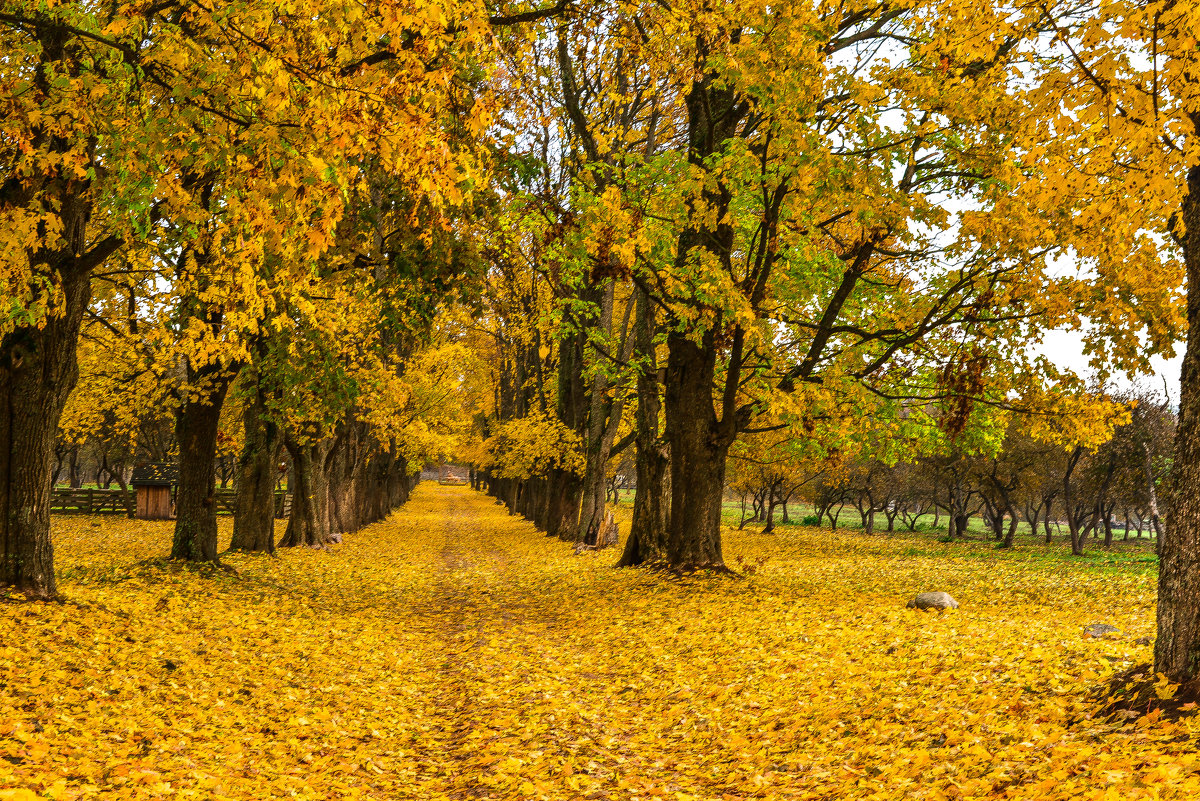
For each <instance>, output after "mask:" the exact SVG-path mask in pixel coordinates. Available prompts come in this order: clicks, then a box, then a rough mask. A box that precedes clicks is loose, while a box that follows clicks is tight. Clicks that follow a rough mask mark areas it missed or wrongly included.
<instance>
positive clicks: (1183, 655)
mask: <svg viewBox="0 0 1200 801" xmlns="http://www.w3.org/2000/svg"><path fill="white" fill-rule="evenodd" d="M1192 122H1193V125H1194V126H1195V128H1196V131H1197V135H1200V113H1197V114H1194V115H1193V117H1192ZM1181 211H1182V223H1183V228H1184V234H1183V250H1184V260H1185V263H1186V265H1187V285H1188V296H1187V318H1188V335H1187V347H1186V350H1185V351H1184V357H1183V374H1182V378H1181V380H1180V386H1179V424H1178V426H1177V427H1176V429H1175V460H1174V470H1173V473H1174V476H1173V481H1172V487H1171V491H1170V493H1169V500H1168V504H1167V510H1168V515H1167V520H1168V521H1169V524H1168V525H1167V526H1165V528H1164V530H1163V531H1162V533H1161V534H1160V535H1159V539H1158V554H1159V567H1158V639H1157V640H1156V642H1155V644H1154V670H1155V671H1156V672H1158V673H1162V674H1164V675H1165V676H1166V677H1167V678H1168V679H1170V680H1171V681H1173V682H1177V683H1179V684H1182V685H1185V686H1186V687H1188V688H1189V689H1191V690H1196V689H1197V688H1198V686H1200V166H1197V167H1192V168H1191V169H1190V170H1189V171H1188V181H1187V194H1186V195H1185V196H1184V200H1183V205H1182V209H1181Z"/></svg>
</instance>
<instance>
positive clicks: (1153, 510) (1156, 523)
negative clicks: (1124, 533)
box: [1138, 443, 1162, 539]
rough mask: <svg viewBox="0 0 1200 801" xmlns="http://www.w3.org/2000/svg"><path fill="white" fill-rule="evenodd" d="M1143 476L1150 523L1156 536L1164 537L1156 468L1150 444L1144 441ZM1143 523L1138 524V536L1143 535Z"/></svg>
mask: <svg viewBox="0 0 1200 801" xmlns="http://www.w3.org/2000/svg"><path fill="white" fill-rule="evenodd" d="M1142 478H1143V480H1144V481H1145V482H1146V497H1147V498H1148V499H1149V504H1150V524H1151V526H1153V528H1154V536H1156V537H1158V538H1159V539H1162V523H1161V522H1160V520H1159V517H1158V493H1157V492H1156V491H1155V488H1154V470H1153V467H1152V465H1151V464H1150V446H1149V445H1147V444H1146V443H1142ZM1141 535H1142V529H1141V525H1140V524H1139V525H1138V536H1139V537H1141Z"/></svg>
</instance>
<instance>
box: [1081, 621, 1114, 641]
mask: <svg viewBox="0 0 1200 801" xmlns="http://www.w3.org/2000/svg"><path fill="white" fill-rule="evenodd" d="M1120 633H1121V630H1120V629H1119V628H1117V627H1116V626H1110V625H1108V624H1107V623H1092V624H1091V625H1088V626H1084V627H1083V638H1084V639H1085V640H1090V639H1093V638H1097V639H1099V638H1103V637H1107V636H1109V635H1114V636H1115V635H1117V634H1120Z"/></svg>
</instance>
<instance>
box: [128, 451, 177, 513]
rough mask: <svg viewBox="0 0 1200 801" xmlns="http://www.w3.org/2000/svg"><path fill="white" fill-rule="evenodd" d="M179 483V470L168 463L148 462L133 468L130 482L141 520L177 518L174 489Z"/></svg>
mask: <svg viewBox="0 0 1200 801" xmlns="http://www.w3.org/2000/svg"><path fill="white" fill-rule="evenodd" d="M178 481H179V469H178V468H177V467H176V466H175V465H173V464H169V463H167V462H148V463H146V464H140V465H137V466H136V467H134V468H133V479H132V480H131V481H130V482H129V483H130V484H131V485H132V486H133V491H134V494H135V495H136V496H137V511H136V512H135V513H134V517H136V518H138V519H139V520H170V519H172V518H173V517H175V501H174V499H173V493H172V489H173V488H174V486H175V484H176V483H177V482H178Z"/></svg>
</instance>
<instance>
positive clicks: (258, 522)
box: [229, 387, 282, 553]
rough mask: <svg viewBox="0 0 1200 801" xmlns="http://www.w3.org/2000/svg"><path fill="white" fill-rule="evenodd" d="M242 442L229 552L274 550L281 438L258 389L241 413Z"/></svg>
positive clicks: (266, 551) (268, 551)
mask: <svg viewBox="0 0 1200 801" xmlns="http://www.w3.org/2000/svg"><path fill="white" fill-rule="evenodd" d="M242 424H243V427H244V429H245V444H244V445H243V447H242V455H241V459H240V460H239V462H238V496H237V509H236V513H235V515H234V518H233V540H232V542H230V545H229V550H231V551H256V552H261V553H274V552H275V478H276V476H277V472H276V464H277V463H278V462H279V456H280V449H281V445H282V440H281V439H280V436H279V429H278V427H277V426H276V425H275V423H273V422H272V421H271V420H270V418H269V417H268V416H267V407H266V398H265V397H264V395H263V392H262V390H261V388H257V387H256V389H255V393H254V397H253V398H252V399H251V400H250V401H249V402H248V403H247V404H246V408H245V410H244V411H243V413H242Z"/></svg>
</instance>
